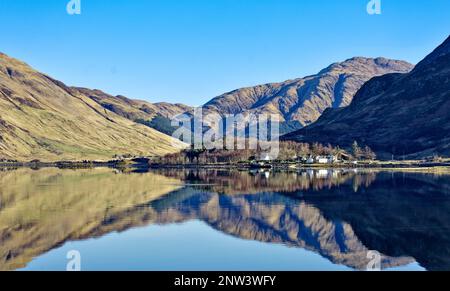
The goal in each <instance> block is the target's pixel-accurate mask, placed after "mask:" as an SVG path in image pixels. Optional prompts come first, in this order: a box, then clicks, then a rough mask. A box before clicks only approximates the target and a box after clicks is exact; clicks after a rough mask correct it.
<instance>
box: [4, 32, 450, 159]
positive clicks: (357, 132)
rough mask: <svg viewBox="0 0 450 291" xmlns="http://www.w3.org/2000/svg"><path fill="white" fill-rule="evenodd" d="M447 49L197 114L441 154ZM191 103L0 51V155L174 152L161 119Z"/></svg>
mask: <svg viewBox="0 0 450 291" xmlns="http://www.w3.org/2000/svg"><path fill="white" fill-rule="evenodd" d="M449 46H450V40H449V39H447V40H446V41H445V42H444V43H443V44H442V45H441V46H440V47H439V48H437V49H436V50H435V51H434V52H433V53H431V54H430V55H429V56H428V57H426V58H425V59H424V60H423V61H422V62H420V63H419V64H418V65H417V66H416V67H415V68H414V66H413V65H411V64H409V63H407V62H405V61H398V60H390V59H386V58H363V57H355V58H351V59H348V60H346V61H344V62H339V63H334V64H332V65H330V66H328V67H327V68H325V69H323V70H322V71H320V72H319V73H318V74H316V75H312V76H307V77H304V78H298V79H293V80H288V81H285V82H281V83H270V84H265V85H259V86H254V87H247V88H242V89H238V90H234V91H231V92H229V93H226V94H223V95H221V96H218V97H216V98H213V99H212V100H211V101H209V102H207V103H206V104H205V105H204V106H203V112H204V114H205V115H207V114H208V113H218V114H219V115H222V116H223V115H226V114H241V113H242V114H244V115H245V114H250V113H255V114H262V113H267V114H277V115H278V116H279V117H280V122H281V126H282V128H281V131H282V133H286V132H287V133H288V134H287V135H285V136H283V139H284V140H293V141H302V142H321V143H330V144H333V145H339V146H341V147H345V148H348V147H350V146H351V144H352V143H353V142H354V141H357V142H358V143H360V144H362V145H368V146H370V147H371V148H372V149H373V150H375V151H376V152H377V153H379V156H381V157H388V156H390V155H396V156H399V155H401V156H405V157H418V156H425V155H434V154H442V155H449V154H450V146H449V144H450V134H449V132H450V116H449V114H448V112H449V109H450V105H449V101H448V100H449V92H450V85H449V67H450V60H449V58H450V54H449V50H450V49H449ZM192 109H193V107H190V106H188V105H184V104H170V103H164V102H161V103H150V102H147V101H141V100H134V99H130V98H127V97H125V96H121V95H119V96H112V95H109V94H107V93H105V92H103V91H100V90H92V89H87V88H79V87H70V86H66V85H65V84H64V83H62V82H60V81H58V80H55V79H53V78H51V77H49V76H47V75H45V74H42V73H40V72H38V71H36V70H34V69H32V68H31V67H30V66H28V65H27V64H25V63H23V62H21V61H18V60H16V59H13V58H11V57H9V56H7V55H5V54H0V160H2V159H3V160H4V159H15V160H31V159H40V160H45V161H54V160H80V159H103V160H104V159H110V158H112V157H113V156H115V155H124V154H127V155H138V156H153V155H164V154H167V153H172V152H176V151H178V150H179V149H180V148H181V147H183V146H185V145H184V144H182V143H180V142H178V141H175V140H174V139H173V138H171V137H170V136H169V135H171V134H172V132H173V131H174V130H175V128H173V127H172V126H171V124H170V121H171V119H172V118H173V117H174V116H176V115H179V114H182V113H189V112H192ZM289 132H290V133H289Z"/></svg>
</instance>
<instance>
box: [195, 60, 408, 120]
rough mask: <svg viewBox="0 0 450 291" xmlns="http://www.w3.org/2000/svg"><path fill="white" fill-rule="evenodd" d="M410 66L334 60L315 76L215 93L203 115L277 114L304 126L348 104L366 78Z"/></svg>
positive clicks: (405, 69)
mask: <svg viewBox="0 0 450 291" xmlns="http://www.w3.org/2000/svg"><path fill="white" fill-rule="evenodd" d="M413 67H414V66H413V65H411V64H409V63H407V62H404V61H397V60H389V59H386V58H375V59H372V58H363V57H356V58H351V59H348V60H346V61H344V62H340V63H334V64H332V65H330V66H328V67H327V68H325V69H323V70H322V71H320V72H319V73H318V74H316V75H312V76H308V77H305V78H299V79H294V80H289V81H285V82H282V83H270V84H265V85H259V86H254V87H248V88H242V89H238V90H234V91H231V92H229V93H226V94H223V95H221V96H218V97H216V98H214V99H212V100H211V101H209V102H208V103H206V104H205V105H204V106H203V110H204V112H205V114H208V113H210V112H217V113H219V114H239V113H255V114H261V113H267V114H277V115H279V116H280V120H281V122H287V123H291V124H292V123H294V124H295V123H297V124H298V125H299V126H306V125H309V124H311V123H313V122H315V121H316V120H317V119H318V118H319V117H320V116H321V115H322V113H323V112H324V111H325V109H327V108H330V107H333V108H337V107H343V106H347V105H349V104H350V103H351V101H352V98H353V96H354V94H355V93H356V92H357V91H358V90H359V89H360V88H361V86H362V85H363V84H364V83H365V82H366V81H368V80H369V79H371V78H373V77H375V76H380V75H384V74H387V73H394V72H396V73H405V72H409V71H410V70H411V69H412V68H413Z"/></svg>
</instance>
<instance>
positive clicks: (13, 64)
mask: <svg viewBox="0 0 450 291" xmlns="http://www.w3.org/2000/svg"><path fill="white" fill-rule="evenodd" d="M178 144H179V142H177V141H174V140H173V139H172V138H171V137H169V136H166V135H164V134H161V133H159V132H157V131H155V130H153V129H151V128H148V127H145V126H142V125H138V124H136V123H134V122H132V121H130V120H127V119H126V118H123V117H121V116H119V115H117V114H115V113H113V112H111V111H108V110H106V109H104V108H103V107H102V106H100V105H99V104H97V103H96V102H95V101H93V100H92V99H91V98H89V97H87V96H85V95H83V94H82V93H81V92H80V91H78V90H74V89H72V88H69V87H67V86H66V85H64V84H63V83H61V82H59V81H56V80H54V79H52V78H50V77H48V76H46V75H44V74H41V73H39V72H37V71H35V70H34V69H32V68H31V67H29V66H28V65H26V64H24V63H22V62H20V61H18V60H15V59H12V58H10V57H8V56H6V55H4V54H1V53H0V159H1V158H7V159H18V160H31V159H40V160H43V161H54V160H80V159H111V158H112V157H113V156H114V155H116V154H119V155H123V154H133V155H145V156H148V155H162V154H166V153H171V152H175V151H177V150H178V149H177V145H178Z"/></svg>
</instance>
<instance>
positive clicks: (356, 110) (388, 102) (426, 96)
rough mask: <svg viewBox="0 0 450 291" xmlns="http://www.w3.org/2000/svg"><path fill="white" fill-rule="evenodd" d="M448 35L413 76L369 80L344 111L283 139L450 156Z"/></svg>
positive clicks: (383, 151) (413, 155) (382, 153)
mask: <svg viewBox="0 0 450 291" xmlns="http://www.w3.org/2000/svg"><path fill="white" fill-rule="evenodd" d="M449 112H450V37H449V38H447V39H446V40H445V42H444V43H443V44H442V45H440V46H439V47H438V48H437V49H436V50H434V51H433V52H432V53H431V54H430V55H428V56H427V57H426V58H425V59H424V60H423V61H421V62H420V63H419V64H418V65H417V66H416V67H415V68H414V69H413V70H412V71H411V72H410V73H406V74H398V73H397V74H387V75H384V76H380V77H376V78H373V79H371V80H370V81H369V82H367V83H366V84H364V86H363V87H362V88H361V89H360V90H359V91H358V92H357V93H356V95H355V97H354V99H353V102H352V103H351V104H350V105H349V106H348V107H345V108H338V109H336V108H334V109H327V110H326V111H325V112H324V114H323V115H322V116H321V118H320V119H319V120H318V121H317V122H316V123H314V124H312V125H310V126H307V127H305V128H303V129H300V130H298V131H295V132H292V133H290V134H288V135H286V136H284V137H283V139H286V140H294V141H302V142H324V143H331V144H333V145H340V146H343V147H350V146H351V144H352V143H353V142H354V141H357V142H358V143H360V144H363V145H368V146H370V147H371V148H372V149H373V150H375V151H376V152H377V153H379V156H382V157H385V158H390V157H391V156H392V155H396V156H397V157H398V156H403V157H411V158H416V157H424V156H432V155H445V156H448V155H450V114H449Z"/></svg>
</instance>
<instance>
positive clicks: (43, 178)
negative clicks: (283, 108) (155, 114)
mask: <svg viewBox="0 0 450 291" xmlns="http://www.w3.org/2000/svg"><path fill="white" fill-rule="evenodd" d="M72 250H75V251H77V252H79V254H80V255H81V269H82V270H169V271H170V270H364V269H366V268H367V266H368V264H369V263H370V261H371V258H370V256H368V254H370V253H372V254H373V251H376V252H377V253H379V254H380V259H381V268H382V269H387V270H450V176H447V175H433V174H423V173H422V174H421V173H400V172H377V173H375V172H358V171H353V170H351V171H350V170H317V171H316V170H304V171H299V172H292V173H285V172H264V171H262V172H258V171H255V172H240V171H225V170H224V171H217V170H191V171H181V170H164V171H163V170H161V171H152V172H148V173H121V172H119V171H115V170H111V169H90V170H59V169H41V170H30V169H18V170H12V171H11V170H9V171H2V172H0V270H65V269H66V266H67V264H68V262H69V260H68V259H67V254H68V252H70V251H72Z"/></svg>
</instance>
